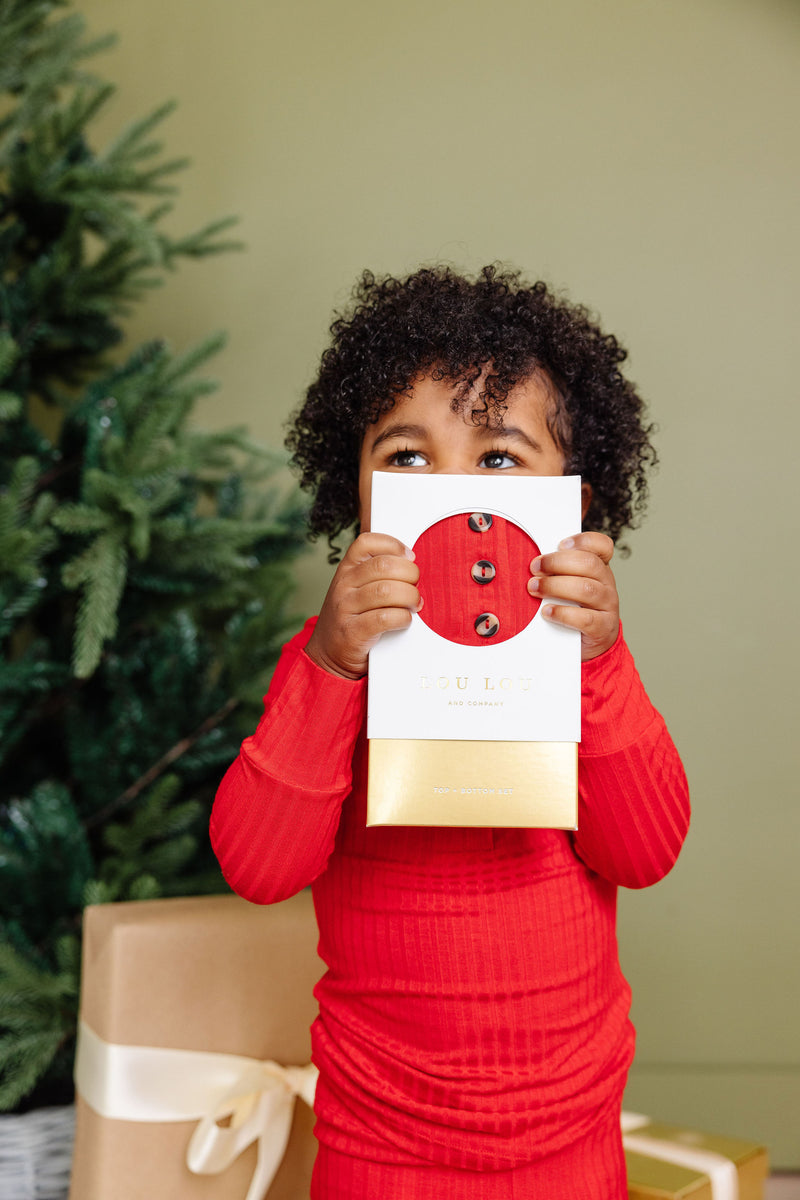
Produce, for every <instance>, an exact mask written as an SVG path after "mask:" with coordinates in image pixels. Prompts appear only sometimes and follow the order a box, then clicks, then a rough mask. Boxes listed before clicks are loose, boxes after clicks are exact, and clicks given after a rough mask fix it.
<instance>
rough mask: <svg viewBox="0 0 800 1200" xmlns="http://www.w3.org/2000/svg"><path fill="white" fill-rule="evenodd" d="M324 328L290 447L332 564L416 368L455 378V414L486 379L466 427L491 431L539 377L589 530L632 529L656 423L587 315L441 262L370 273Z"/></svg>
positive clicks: (520, 286)
mask: <svg viewBox="0 0 800 1200" xmlns="http://www.w3.org/2000/svg"><path fill="white" fill-rule="evenodd" d="M331 334H332V335H333V340H332V344H331V345H330V346H329V348H328V349H327V350H326V351H325V352H324V354H323V355H322V361H321V364H320V371H319V375H318V376H317V378H316V380H315V381H314V382H313V383H312V384H311V386H310V387H309V389H308V391H307V392H306V397H305V402H304V403H303V405H302V406H301V408H300V409H299V410H298V412H297V413H296V415H295V417H294V419H293V423H292V425H291V428H290V433H289V435H288V437H287V439H286V445H287V447H288V448H289V450H290V451H291V452H292V455H293V457H292V462H293V464H294V465H295V466H296V467H298V468H299V469H300V476H301V478H300V483H301V487H303V488H306V489H307V490H309V491H310V492H312V493H313V494H314V501H313V504H312V507H311V511H310V516H309V533H310V536H311V537H312V538H316V537H318V536H319V535H320V534H327V536H328V542H329V544H330V546H331V547H332V551H333V552H332V554H331V556H330V558H331V561H332V562H335V561H336V559H337V556H338V553H339V551H338V548H337V547H336V546H335V544H334V538H335V537H336V536H337V535H338V534H340V533H341V532H342V531H343V530H345V529H348V528H349V527H350V526H352V525H354V524H355V522H356V521H357V515H358V466H359V454H360V449H361V443H362V440H363V437H364V433H365V431H366V429H367V427H368V426H369V425H370V424H371V423H372V422H374V421H376V420H377V419H378V418H379V417H380V416H381V415H382V414H383V413H385V412H387V411H388V410H389V409H391V408H392V406H393V405H394V404H395V403H396V401H397V399H398V398H399V397H401V396H403V395H404V394H408V392H409V391H410V389H411V387H412V386H413V383H414V381H415V379H417V378H418V377H419V376H420V375H422V374H425V373H430V374H431V375H432V376H433V378H435V379H447V380H453V381H455V382H460V383H462V384H463V386H462V387H461V388H460V389H459V391H458V393H457V396H456V399H455V400H454V401H453V407H454V409H455V410H458V408H459V406H463V404H464V403H466V397H467V394H468V393H469V390H470V386H471V385H472V384H473V383H475V382H476V381H477V380H478V379H479V377H480V376H481V375H482V373H483V372H485V374H484V375H483V378H482V379H481V384H480V386H481V391H480V399H479V402H478V404H477V406H476V407H474V408H473V409H472V420H473V421H475V422H476V423H482V422H483V423H488V422H491V423H492V424H497V425H500V424H501V423H502V419H503V412H504V410H505V408H506V400H507V397H508V395H509V392H510V391H511V390H512V388H514V387H515V386H516V385H517V384H518V383H521V382H522V381H524V380H526V379H528V378H529V377H530V376H531V375H532V374H533V373H534V372H535V371H542V372H544V373H545V375H546V377H547V378H548V379H549V381H550V382H551V384H552V389H553V395H554V401H553V408H552V411H551V412H550V414H549V415H548V424H549V426H550V430H551V433H552V434H553V437H554V440H555V442H556V444H557V445H558V446H559V448H560V449H561V450H562V452H563V454H564V459H565V472H566V473H568V474H580V475H581V476H582V477H583V479H584V480H585V481H586V482H588V483H590V484H591V487H592V500H591V505H590V507H589V510H588V512H587V514H586V520H585V527H586V528H588V529H599V530H601V531H603V532H604V533H607V534H609V535H610V536H611V537H612V538H613V539H614V540H615V541H616V540H617V538H618V537H619V535H620V533H621V532H622V530H623V529H626V528H633V527H634V526H635V525H636V524H637V523H638V519H639V517H640V516H641V514H642V513H643V511H644V507H645V503H646V499H647V481H646V474H647V470H648V468H649V467H651V466H653V465H654V464H655V462H656V454H655V450H654V448H653V446H652V444H651V442H650V435H651V433H652V429H653V427H652V426H651V425H648V424H645V423H644V420H643V418H644V404H643V402H642V400H641V398H640V397H639V395H638V394H637V392H636V390H635V388H634V387H633V385H632V384H631V383H630V382H629V381H628V380H626V379H625V378H624V377H623V375H622V373H621V372H620V369H619V367H620V363H622V362H624V360H625V359H626V358H627V351H626V350H624V349H623V347H622V346H621V345H620V344H619V342H618V341H617V339H616V338H615V337H613V336H611V335H608V334H604V333H603V332H602V330H601V329H600V328H599V326H598V325H597V324H595V322H594V321H593V319H592V317H591V314H590V313H589V312H588V311H587V310H586V309H585V308H584V307H582V306H580V305H574V304H570V303H569V302H567V301H566V300H563V299H560V298H559V297H557V296H556V295H555V294H554V293H553V292H552V291H550V289H549V288H548V287H547V285H546V284H544V283H541V282H539V283H534V284H532V285H529V284H527V283H525V281H524V280H523V279H522V277H521V274H520V272H519V271H516V270H505V269H502V268H500V267H498V266H488V267H484V268H483V270H482V271H481V272H480V274H479V275H478V276H477V278H475V279H474V280H473V279H469V278H467V277H465V276H464V275H460V274H457V273H456V272H455V271H453V270H452V269H451V268H450V267H446V266H437V267H423V268H421V269H420V270H418V271H416V272H415V273H414V274H413V275H409V276H408V278H406V279H394V278H392V277H391V276H386V277H385V278H382V279H377V278H376V277H375V276H374V275H373V274H372V273H371V272H369V271H365V272H364V274H363V276H362V277H361V280H360V281H359V283H358V284H357V285H356V288H355V290H354V293H353V305H352V307H351V309H350V311H349V312H346V313H343V314H341V315H337V318H336V320H335V321H334V322H333V324H332V325H331Z"/></svg>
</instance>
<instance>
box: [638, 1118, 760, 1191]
mask: <svg viewBox="0 0 800 1200" xmlns="http://www.w3.org/2000/svg"><path fill="white" fill-rule="evenodd" d="M622 1130H623V1144H624V1146H625V1161H626V1163H627V1167H628V1200H763V1196H764V1181H765V1179H766V1177H767V1172H768V1169H769V1161H768V1157H767V1151H766V1149H765V1148H764V1147H763V1146H760V1145H758V1143H757V1142H750V1141H745V1140H744V1139H742V1138H731V1137H723V1136H721V1135H719V1134H713V1133H701V1132H699V1131H698V1130H695V1129H685V1128H682V1127H681V1126H679V1125H665V1124H662V1123H661V1122H660V1121H651V1120H650V1118H649V1117H642V1116H639V1115H638V1114H636V1113H623V1115H622Z"/></svg>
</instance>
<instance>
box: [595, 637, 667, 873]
mask: <svg viewBox="0 0 800 1200" xmlns="http://www.w3.org/2000/svg"><path fill="white" fill-rule="evenodd" d="M582 677H583V679H582V704H581V707H582V728H581V745H580V759H579V763H580V765H579V770H578V782H579V791H580V800H579V808H578V832H577V833H576V834H575V850H576V851H577V853H578V854H579V856H580V857H581V858H582V859H583V861H584V862H585V863H586V865H587V866H588V867H590V868H591V869H592V870H593V871H596V872H597V873H598V874H599V875H602V876H603V877H604V878H605V879H608V880H610V881H611V882H612V883H617V884H621V885H622V886H624V887H631V888H640V887H647V886H648V885H649V884H651V883H656V882H657V881H658V880H659V879H661V878H663V876H664V875H666V873H667V872H668V871H669V870H670V869H671V868H672V866H673V865H674V863H675V860H676V859H677V857H678V854H679V852H680V849H681V846H682V845H683V840H684V838H685V836H686V831H687V829H688V827H689V789H688V786H687V783H686V776H685V774H684V771H683V767H682V765H681V760H680V758H679V757H678V752H677V751H676V749H675V746H674V745H673V742H672V738H671V737H670V735H669V733H668V731H667V727H666V725H665V724H664V720H663V718H662V717H661V716H660V714H659V713H658V712H656V710H655V708H653V705H652V704H651V703H650V700H649V699H648V697H647V693H646V692H645V690H644V687H643V686H642V682H641V680H640V678H639V674H638V672H637V670H636V667H635V665H634V662H633V658H632V657H631V653H630V651H629V650H628V647H627V646H626V645H625V642H624V641H623V638H622V634H621V633H620V635H619V637H618V639H617V641H616V643H615V645H614V646H612V647H611V649H610V650H608V651H606V653H605V654H602V655H600V657H599V658H595V659H592V660H591V661H590V662H587V663H584V665H583V671H582Z"/></svg>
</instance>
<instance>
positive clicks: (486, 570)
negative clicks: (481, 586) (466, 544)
mask: <svg viewBox="0 0 800 1200" xmlns="http://www.w3.org/2000/svg"><path fill="white" fill-rule="evenodd" d="M496 574H497V567H496V566H495V565H494V563H491V562H489V560H488V558H479V559H478V561H477V562H476V563H474V564H473V566H472V570H471V571H470V575H471V576H472V578H473V579H474V580H475V582H476V583H491V582H492V580H493V579H494V577H495V575H496Z"/></svg>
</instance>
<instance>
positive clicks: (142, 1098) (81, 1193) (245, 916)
mask: <svg viewBox="0 0 800 1200" xmlns="http://www.w3.org/2000/svg"><path fill="white" fill-rule="evenodd" d="M317 939H318V934H317V927H316V921H315V918H314V911H313V905H312V902H311V896H310V894H309V893H307V892H304V893H301V894H299V895H297V896H294V897H292V899H290V900H287V901H285V902H283V903H282V904H275V905H270V906H268V907H266V908H262V907H259V906H256V905H252V904H248V903H247V902H246V901H244V900H241V899H239V898H238V897H236V896H213V897H197V898H188V899H180V900H155V901H143V902H139V903H127V904H109V905H99V906H96V907H91V908H89V909H87V910H86V914H85V919H84V951H83V978H82V989H81V1029H80V1034H79V1053H78V1059H77V1063H76V1085H77V1091H78V1096H77V1126H76V1139H75V1157H74V1163H73V1173H72V1185H71V1190H70V1197H71V1200H141V1198H142V1197H148V1198H149V1197H159V1196H164V1197H166V1196H168V1197H169V1198H170V1200H223V1198H224V1200H245V1197H247V1196H249V1195H250V1196H252V1194H253V1191H254V1190H255V1191H256V1192H257V1194H258V1196H259V1200H260V1197H261V1195H262V1194H263V1191H264V1188H263V1186H262V1181H263V1180H264V1179H265V1178H269V1177H270V1175H271V1174H272V1172H273V1170H274V1171H275V1174H274V1180H273V1182H272V1184H271V1186H270V1187H269V1191H268V1192H267V1196H268V1197H269V1200H304V1198H305V1197H307V1196H308V1186H309V1180H310V1176H311V1168H312V1165H313V1159H314V1154H315V1148H316V1143H315V1141H314V1138H313V1134H312V1128H313V1120H314V1118H313V1113H312V1112H311V1109H310V1108H309V1107H308V1103H303V1102H298V1103H297V1104H295V1103H294V1098H295V1096H303V1097H304V1099H305V1100H306V1101H307V1102H309V1103H310V1102H312V1101H313V1090H314V1069H313V1067H309V1066H307V1064H308V1060H309V1057H310V1036H309V1029H310V1025H311V1023H312V1021H313V1020H314V1018H315V1016H316V1011H317V1009H316V1001H315V1000H314V997H313V994H312V989H313V987H314V984H315V983H316V981H317V980H318V979H319V977H320V975H321V974H322V971H323V965H322V963H321V962H320V960H319V958H318V957H317V953H316V945H317ZM287 1065H288V1069H286V1068H287ZM287 1141H288V1145H287V1144H286V1143H287ZM284 1147H285V1153H284ZM190 1163H191V1169H190V1165H189V1164H190ZM198 1171H199V1172H203V1173H200V1174H198V1173H196V1172H198Z"/></svg>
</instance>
